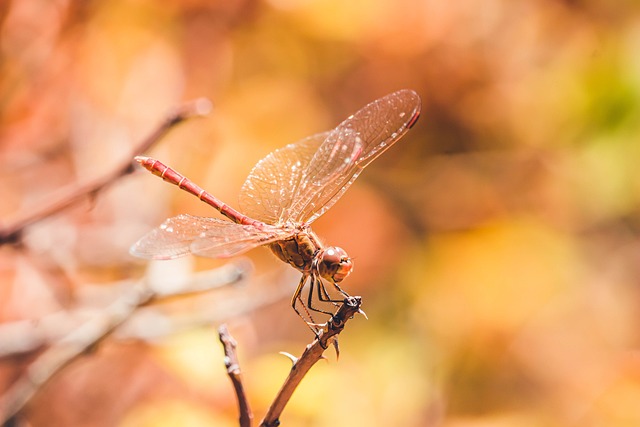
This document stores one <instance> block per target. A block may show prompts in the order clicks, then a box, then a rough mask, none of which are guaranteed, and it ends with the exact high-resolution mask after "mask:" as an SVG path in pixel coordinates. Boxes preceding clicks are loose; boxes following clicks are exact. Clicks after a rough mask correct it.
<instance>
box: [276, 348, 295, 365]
mask: <svg viewBox="0 0 640 427" xmlns="http://www.w3.org/2000/svg"><path fill="white" fill-rule="evenodd" d="M280 354H281V355H283V356H285V357H287V358H288V359H289V360H291V364H292V365H295V364H296V363H298V358H297V357H295V356H294V355H293V354H291V353H287V352H286V351H281V352H280Z"/></svg>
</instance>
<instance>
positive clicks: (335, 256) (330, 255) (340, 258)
mask: <svg viewBox="0 0 640 427" xmlns="http://www.w3.org/2000/svg"><path fill="white" fill-rule="evenodd" d="M316 259H317V268H318V274H319V275H320V277H322V278H323V279H327V280H331V281H332V282H334V283H339V282H341V281H342V280H343V279H344V278H345V277H347V276H348V275H349V274H350V273H351V270H353V261H351V258H349V256H348V255H347V253H346V252H345V251H344V249H342V248H339V247H337V246H331V247H328V248H325V249H322V250H320V252H319V253H318V254H317V255H316Z"/></svg>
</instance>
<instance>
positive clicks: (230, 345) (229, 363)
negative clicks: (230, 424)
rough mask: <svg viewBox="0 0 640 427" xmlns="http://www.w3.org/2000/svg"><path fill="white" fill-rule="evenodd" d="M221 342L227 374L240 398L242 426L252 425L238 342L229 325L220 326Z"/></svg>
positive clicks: (237, 396)
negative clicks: (230, 332)
mask: <svg viewBox="0 0 640 427" xmlns="http://www.w3.org/2000/svg"><path fill="white" fill-rule="evenodd" d="M218 335H219V336H220V342H221V343H222V345H223V347H224V365H225V366H226V367H227V374H228V375H229V378H230V379H231V382H232V383H233V388H234V390H235V391H236V398H237V399H238V411H239V412H240V416H239V419H240V427H250V426H251V423H252V421H253V413H252V412H251V408H250V407H249V401H248V400H247V395H246V393H245V391H244V385H243V384H242V373H241V372H240V362H238V354H237V353H236V347H237V343H236V340H234V339H233V337H232V336H231V334H229V330H228V329H227V325H224V324H223V325H220V327H219V328H218Z"/></svg>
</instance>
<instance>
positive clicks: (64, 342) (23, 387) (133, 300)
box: [0, 264, 246, 425]
mask: <svg viewBox="0 0 640 427" xmlns="http://www.w3.org/2000/svg"><path fill="white" fill-rule="evenodd" d="M218 273H219V274H218V276H217V281H212V282H211V283H210V287H211V289H216V288H219V287H220V284H221V283H225V284H232V283H235V282H238V281H240V280H242V279H243V278H244V277H245V273H246V272H245V271H244V270H242V269H241V268H239V267H238V266H234V265H233V264H228V265H226V266H224V267H221V268H220V269H219V270H218ZM196 283H198V285H199V286H200V288H199V289H197V291H198V292H202V291H203V290H204V289H202V283H201V281H196ZM193 292H194V290H193V289H189V288H188V287H186V286H183V287H181V288H180V289H179V290H176V291H175V292H173V293H169V292H165V293H163V294H161V296H162V297H170V296H178V295H186V294H191V293H193ZM159 296H160V295H159V294H158V293H157V292H156V291H155V290H154V289H153V287H151V286H149V284H147V283H146V282H144V281H140V282H138V283H137V284H136V285H134V286H131V287H130V288H129V289H128V290H127V291H126V292H125V293H123V294H122V295H121V296H120V298H118V299H117V300H116V301H114V302H113V303H111V304H110V305H109V306H108V307H106V308H105V309H104V310H102V311H101V312H100V313H98V314H97V315H96V316H93V317H92V318H90V319H88V320H87V321H86V322H84V323H82V324H80V325H78V326H77V327H76V328H74V329H73V330H71V331H69V332H68V333H67V334H66V335H64V336H63V337H62V338H60V339H59V340H58V341H57V342H55V343H54V344H53V345H52V346H51V347H50V348H48V349H47V350H45V351H44V352H43V353H42V355H40V356H39V357H38V358H37V359H36V360H35V361H34V362H33V363H32V364H31V365H30V366H29V367H28V368H27V371H26V373H25V374H24V375H23V376H22V377H20V378H19V379H18V381H16V382H15V383H14V384H13V385H12V386H11V387H10V388H9V389H8V390H7V391H6V392H5V393H4V395H3V396H2V397H1V398H0V425H2V423H3V422H4V421H6V420H7V419H9V418H10V417H12V416H14V415H15V414H16V413H17V412H19V411H20V410H21V409H22V408H23V407H24V406H25V405H26V404H27V403H28V402H29V401H30V400H31V398H33V396H34V395H35V394H36V393H37V391H38V390H40V388H41V387H42V386H44V385H45V384H46V383H47V382H49V381H50V380H51V379H52V378H53V377H54V376H55V375H56V374H58V373H60V371H61V370H62V369H63V368H64V367H66V366H68V365H69V364H70V363H71V362H73V361H74V360H76V359H77V358H78V357H80V356H82V355H83V354H84V353H85V352H86V351H87V350H89V349H91V348H95V346H96V345H98V344H99V343H100V342H102V341H104V340H105V339H106V338H108V337H109V336H111V335H112V334H113V332H114V331H116V330H117V329H118V328H119V327H120V325H122V324H123V323H124V322H126V321H127V320H128V319H129V318H131V316H132V315H133V314H134V313H135V312H136V311H137V310H138V309H139V308H140V307H141V306H143V305H145V304H147V303H148V302H150V301H152V300H154V299H155V298H157V297H159Z"/></svg>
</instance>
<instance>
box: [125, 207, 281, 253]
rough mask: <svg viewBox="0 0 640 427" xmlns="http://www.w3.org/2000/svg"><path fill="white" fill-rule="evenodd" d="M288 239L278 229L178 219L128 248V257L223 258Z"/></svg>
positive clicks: (174, 218) (206, 219)
mask: <svg viewBox="0 0 640 427" xmlns="http://www.w3.org/2000/svg"><path fill="white" fill-rule="evenodd" d="M290 235H291V232H289V231H287V230H284V229H281V228H277V227H269V228H264V229H263V228H258V227H255V226H252V225H242V224H236V223H233V222H231V221H226V220H221V219H216V218H204V217H197V216H191V215H179V216H175V217H173V218H169V219H167V220H166V221H165V222H164V223H162V225H161V226H160V227H158V228H156V229H154V230H152V231H150V232H149V233H148V234H147V235H146V236H144V237H143V238H142V239H140V240H139V241H138V242H137V243H136V244H134V245H133V246H132V247H131V254H133V255H135V256H138V257H141V258H149V259H172V258H177V257H180V256H183V255H187V254H189V253H192V254H194V255H200V256H205V257H210V258H224V257H230V256H234V255H239V254H241V253H243V252H246V251H248V250H250V249H253V248H255V247H257V246H261V245H265V244H267V243H272V242H274V241H276V240H280V239H284V238H286V237H289V236H290Z"/></svg>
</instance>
